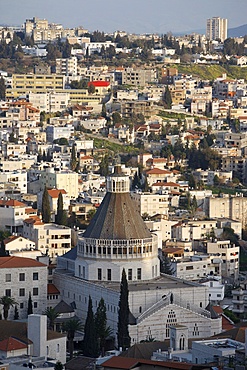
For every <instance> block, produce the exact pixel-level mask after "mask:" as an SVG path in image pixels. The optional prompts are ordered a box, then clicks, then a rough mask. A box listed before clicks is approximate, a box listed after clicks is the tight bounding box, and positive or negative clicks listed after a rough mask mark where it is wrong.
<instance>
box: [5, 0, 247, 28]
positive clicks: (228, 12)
mask: <svg viewBox="0 0 247 370" xmlns="http://www.w3.org/2000/svg"><path fill="white" fill-rule="evenodd" d="M34 16H35V17H38V18H41V19H43V18H45V19H47V20H48V21H49V22H50V23H51V22H54V23H61V24H62V25H63V26H64V27H69V28H72V27H77V26H83V27H84V28H86V29H88V30H89V31H94V30H100V31H104V32H113V31H116V30H124V31H127V32H129V33H167V32H172V33H179V32H180V33H186V32H190V31H195V30H203V29H205V28H206V20H207V18H212V17H215V16H217V17H221V18H227V19H228V28H234V27H238V26H241V25H243V24H246V23H247V0H169V1H168V0H0V25H3V24H4V25H21V24H23V23H24V22H25V20H26V19H27V18H33V17H34Z"/></svg>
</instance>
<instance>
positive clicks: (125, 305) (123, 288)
mask: <svg viewBox="0 0 247 370" xmlns="http://www.w3.org/2000/svg"><path fill="white" fill-rule="evenodd" d="M118 307H119V309H118V333H117V337H118V347H122V348H123V349H124V350H125V349H126V348H128V347H129V346H130V336H129V328H128V324H129V289H128V282H127V278H126V272H125V269H123V272H122V279H121V285H120V297H119V304H118Z"/></svg>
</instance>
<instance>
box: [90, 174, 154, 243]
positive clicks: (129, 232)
mask: <svg viewBox="0 0 247 370" xmlns="http://www.w3.org/2000/svg"><path fill="white" fill-rule="evenodd" d="M83 236H84V237H85V238H97V239H145V238H150V237H151V233H150V231H149V230H148V228H147V227H146V225H145V223H144V221H143V219H142V217H141V216H140V214H139V212H138V210H137V209H136V205H135V203H134V201H133V200H132V199H131V197H130V193H129V178H128V177H127V176H125V175H124V174H121V173H120V171H119V167H117V168H115V173H114V174H112V175H110V176H108V177H107V193H106V196H105V198H104V199H103V202H102V203H101V205H100V207H99V209H98V210H97V212H96V214H95V216H94V217H93V219H92V221H91V222H90V225H89V226H88V228H87V230H86V231H85V233H84V235H83Z"/></svg>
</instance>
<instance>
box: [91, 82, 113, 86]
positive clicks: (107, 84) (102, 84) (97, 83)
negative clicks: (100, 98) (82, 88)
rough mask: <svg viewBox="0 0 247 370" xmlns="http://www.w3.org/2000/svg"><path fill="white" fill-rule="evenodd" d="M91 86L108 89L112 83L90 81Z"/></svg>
mask: <svg viewBox="0 0 247 370" xmlns="http://www.w3.org/2000/svg"><path fill="white" fill-rule="evenodd" d="M89 85H94V86H95V87H108V86H110V82H109V81H90V82H88V86H89Z"/></svg>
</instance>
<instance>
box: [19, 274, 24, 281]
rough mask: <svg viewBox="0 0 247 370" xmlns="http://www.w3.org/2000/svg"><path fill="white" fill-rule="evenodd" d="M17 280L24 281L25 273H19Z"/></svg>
mask: <svg viewBox="0 0 247 370" xmlns="http://www.w3.org/2000/svg"><path fill="white" fill-rule="evenodd" d="M19 281H25V274H24V273H23V272H21V273H20V274H19Z"/></svg>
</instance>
